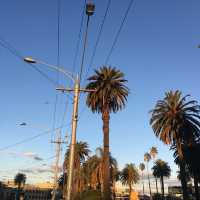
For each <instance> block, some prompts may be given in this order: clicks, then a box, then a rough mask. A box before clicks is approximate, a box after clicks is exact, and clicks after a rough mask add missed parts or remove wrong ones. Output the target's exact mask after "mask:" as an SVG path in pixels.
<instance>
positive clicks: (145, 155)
mask: <svg viewBox="0 0 200 200" xmlns="http://www.w3.org/2000/svg"><path fill="white" fill-rule="evenodd" d="M150 160H151V155H150V154H149V153H148V152H147V153H145V154H144V161H145V162H146V166H147V176H148V181H149V193H150V197H151V183H150V178H149V167H148V163H149V161H150Z"/></svg>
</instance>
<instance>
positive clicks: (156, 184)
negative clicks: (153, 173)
mask: <svg viewBox="0 0 200 200" xmlns="http://www.w3.org/2000/svg"><path fill="white" fill-rule="evenodd" d="M155 180H156V192H157V194H158V180H157V178H156V177H155Z"/></svg>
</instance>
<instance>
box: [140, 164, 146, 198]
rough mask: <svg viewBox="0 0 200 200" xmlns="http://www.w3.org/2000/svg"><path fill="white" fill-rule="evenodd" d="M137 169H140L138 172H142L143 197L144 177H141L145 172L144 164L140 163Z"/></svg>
mask: <svg viewBox="0 0 200 200" xmlns="http://www.w3.org/2000/svg"><path fill="white" fill-rule="evenodd" d="M139 169H140V171H141V172H142V185H143V186H142V187H143V188H142V190H143V195H144V180H143V178H144V176H143V171H144V170H145V164H144V163H140V165H139Z"/></svg>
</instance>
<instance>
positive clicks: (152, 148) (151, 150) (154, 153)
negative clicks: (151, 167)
mask: <svg viewBox="0 0 200 200" xmlns="http://www.w3.org/2000/svg"><path fill="white" fill-rule="evenodd" d="M157 154H158V150H157V148H156V147H154V146H153V147H151V149H150V155H151V157H152V158H153V162H155V158H156V155H157ZM155 181H156V192H157V193H158V182H157V178H156V177H155Z"/></svg>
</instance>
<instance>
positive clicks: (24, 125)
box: [19, 122, 27, 126]
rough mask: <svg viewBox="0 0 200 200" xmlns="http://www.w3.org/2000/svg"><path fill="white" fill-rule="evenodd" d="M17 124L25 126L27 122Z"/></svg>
mask: <svg viewBox="0 0 200 200" xmlns="http://www.w3.org/2000/svg"><path fill="white" fill-rule="evenodd" d="M19 125H20V126H26V125H27V123H26V122H22V123H20V124H19Z"/></svg>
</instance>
